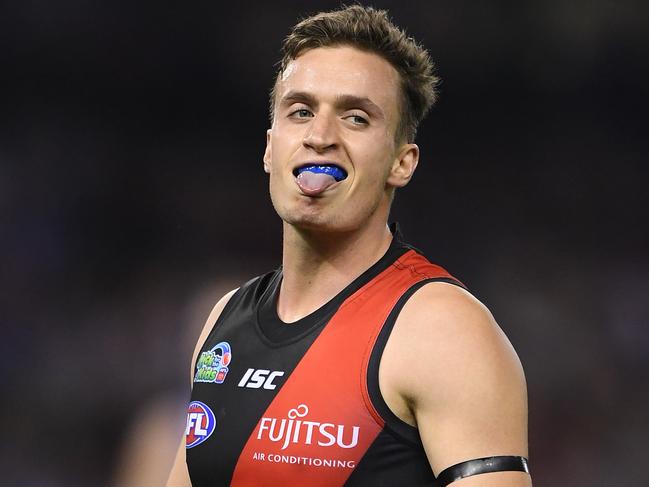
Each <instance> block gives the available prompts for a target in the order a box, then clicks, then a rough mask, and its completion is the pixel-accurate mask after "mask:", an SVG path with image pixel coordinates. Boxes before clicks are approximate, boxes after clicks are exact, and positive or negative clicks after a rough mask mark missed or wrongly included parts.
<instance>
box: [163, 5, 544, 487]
mask: <svg viewBox="0 0 649 487" xmlns="http://www.w3.org/2000/svg"><path fill="white" fill-rule="evenodd" d="M435 82H436V78H435V76H434V75H433V74H432V65H431V62H430V59H429V57H428V54H427V53H426V51H425V50H423V49H422V48H421V47H419V46H417V45H416V44H415V43H414V42H413V41H412V40H411V39H409V38H407V37H406V36H405V35H404V34H403V32H402V31H400V30H399V29H397V28H396V27H394V25H392V24H391V23H390V21H389V20H388V18H387V15H386V13H385V12H381V11H376V10H373V9H371V8H365V7H361V6H352V7H348V8H344V9H342V10H339V11H334V12H329V13H321V14H318V15H316V16H314V17H311V18H308V19H306V20H304V21H302V22H301V23H299V24H298V25H296V26H295V27H294V29H293V31H292V32H291V34H290V35H289V36H288V38H287V39H286V41H285V44H284V58H283V60H282V64H281V68H280V70H279V73H278V75H277V79H276V82H275V86H274V88H273V92H272V97H271V98H272V99H271V114H272V128H271V129H270V130H268V132H267V146H266V151H265V154H264V157H263V162H264V170H265V171H266V172H267V173H268V174H269V177H270V194H271V199H272V201H273V205H274V207H275V209H276V211H277V213H278V214H279V216H280V217H281V218H282V220H283V226H284V242H283V265H282V267H281V268H280V269H278V270H277V271H275V272H272V273H269V274H266V275H264V276H261V277H259V278H257V279H254V280H252V281H250V282H248V283H246V284H245V285H243V286H242V287H241V288H240V289H238V290H235V291H233V292H231V293H229V294H227V295H226V296H225V297H224V298H223V299H221V301H220V302H219V303H218V304H217V305H216V307H215V308H214V310H213V312H212V313H211V315H210V317H209V318H208V320H207V323H206V325H205V328H204V330H203V332H202V334H201V337H200V338H199V340H198V345H197V349H196V352H195V355H194V361H193V366H192V381H193V391H192V402H191V403H190V405H189V409H188V415H187V430H186V437H185V440H184V442H183V444H182V445H181V448H180V450H179V452H178V456H177V459H176V463H175V465H174V467H173V470H172V473H171V476H170V479H169V483H168V485H169V486H180V485H194V486H195V487H197V486H207V485H210V486H212V485H213V486H221V485H233V486H284V485H299V486H342V485H345V486H365V485H373V486H396V485H403V486H419V485H422V486H423V485H430V486H441V485H449V484H451V483H452V484H453V485H458V486H466V487H471V486H484V487H491V486H498V487H503V486H511V487H523V486H529V485H531V480H530V477H529V474H528V473H527V462H526V460H525V458H524V457H525V456H526V455H527V433H526V430H527V405H526V390H525V379H524V376H523V372H522V369H521V366H520V363H519V361H518V359H517V357H516V354H515V352H514V350H513V349H512V348H511V345H510V344H509V342H508V341H507V339H506V338H505V336H504V335H503V333H502V332H501V331H500V329H499V328H498V326H497V325H496V323H495V322H494V320H493V318H492V316H491V315H490V313H489V311H488V310H487V309H486V308H485V307H484V306H483V305H482V304H481V303H479V302H478V301H477V300H476V299H475V298H474V297H473V296H472V295H471V294H469V293H468V292H467V291H466V290H465V289H464V288H463V286H462V284H461V283H459V282H458V281H457V280H455V279H454V278H453V277H451V276H450V275H449V274H448V273H447V272H446V271H444V270H443V269H442V268H440V267H438V266H436V265H433V264H431V263H430V262H428V261H427V260H426V259H425V258H424V257H423V256H422V255H421V254H420V253H419V252H418V251H416V250H415V249H414V248H412V247H410V246H408V245H406V244H404V243H403V242H402V241H401V237H400V235H399V234H398V231H397V230H396V227H392V228H389V227H388V225H387V219H388V214H389V210H390V205H391V202H392V199H393V196H394V192H395V190H396V188H399V187H403V186H405V185H406V184H407V183H408V182H409V181H410V179H411V178H412V176H413V173H414V171H415V168H416V167H417V162H418V159H419V149H418V147H417V145H415V144H414V136H415V131H416V127H417V124H418V123H419V121H420V120H421V119H422V118H423V116H424V115H425V113H426V112H427V110H428V108H429V107H430V106H431V105H432V102H433V101H434V96H435V94H434V86H435ZM190 478H191V481H190ZM190 482H191V483H190Z"/></svg>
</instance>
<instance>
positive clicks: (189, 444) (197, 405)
mask: <svg viewBox="0 0 649 487" xmlns="http://www.w3.org/2000/svg"><path fill="white" fill-rule="evenodd" d="M214 428H216V418H215V417H214V413H213V412H212V410H211V409H210V407H209V406H208V405H207V404H204V403H202V402H200V401H192V402H191V403H189V407H188V408H187V429H186V430H185V447H186V448H193V447H195V446H196V445H200V444H201V443H203V442H204V441H205V440H207V439H208V438H209V437H210V435H211V434H212V433H214Z"/></svg>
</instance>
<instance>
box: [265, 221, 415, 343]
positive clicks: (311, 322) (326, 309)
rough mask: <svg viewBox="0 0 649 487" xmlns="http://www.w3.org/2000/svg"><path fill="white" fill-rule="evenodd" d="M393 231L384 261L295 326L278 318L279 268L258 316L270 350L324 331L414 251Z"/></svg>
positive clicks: (395, 229)
mask: <svg viewBox="0 0 649 487" xmlns="http://www.w3.org/2000/svg"><path fill="white" fill-rule="evenodd" d="M390 231H391V232H392V241H391V242H390V246H389V247H388V250H387V251H386V252H385V254H383V257H381V258H380V259H379V260H378V261H377V262H375V263H374V264H373V265H372V266H370V267H369V268H368V269H367V270H366V271H365V272H363V273H362V274H361V275H360V276H358V277H357V278H356V279H354V280H353V281H352V282H351V283H350V284H348V285H347V287H345V288H344V289H343V290H342V291H340V292H339V293H338V294H337V295H336V296H334V297H333V298H331V299H330V300H329V301H328V302H327V303H325V304H323V305H322V306H321V307H320V308H318V309H316V310H315V311H313V312H312V313H311V314H309V315H307V316H305V317H304V318H301V319H299V320H297V321H295V322H292V323H286V322H284V321H282V320H281V318H280V317H279V316H278V314H277V300H278V298H279V289H280V284H281V283H282V268H281V267H279V268H278V269H277V270H275V271H274V272H273V273H272V276H271V278H270V281H269V283H268V286H267V287H266V289H265V290H264V292H263V294H262V296H261V299H260V301H259V304H258V306H257V312H256V327H257V330H258V331H259V333H260V335H261V337H262V338H263V339H264V341H266V342H267V343H268V344H269V345H271V346H272V345H275V346H281V345H285V344H289V343H293V342H296V341H298V340H300V339H301V338H303V337H305V336H307V335H309V334H310V333H311V332H312V331H313V330H316V329H318V328H321V327H322V325H324V324H325V323H327V322H328V321H329V320H330V319H331V317H332V316H333V315H334V314H335V312H336V310H337V309H338V308H339V307H340V305H341V304H342V303H343V302H345V300H346V299H347V298H349V297H350V296H351V295H352V294H354V293H355V292H356V291H358V290H359V289H360V288H362V287H363V286H364V285H365V284H367V283H368V282H370V281H371V280H372V279H374V278H375V277H376V276H377V275H379V274H380V273H381V272H383V271H384V270H385V269H386V268H387V267H388V266H390V265H391V264H392V263H394V262H395V261H396V260H397V259H398V258H399V257H401V256H402V255H403V254H405V253H406V252H407V251H408V250H411V249H412V247H410V246H409V245H407V244H406V243H404V242H403V236H402V235H401V231H400V229H399V225H398V224H397V223H393V224H391V225H390Z"/></svg>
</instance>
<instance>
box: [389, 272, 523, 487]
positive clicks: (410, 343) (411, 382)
mask: <svg viewBox="0 0 649 487" xmlns="http://www.w3.org/2000/svg"><path fill="white" fill-rule="evenodd" d="M394 370H396V371H398V370H401V371H403V370H408V371H409V374H407V377H406V378H404V376H403V374H401V375H398V374H394V375H393V374H392V373H391V371H394ZM379 381H380V384H381V390H382V392H383V395H384V397H385V399H386V402H387V403H388V406H390V408H391V409H392V410H393V411H394V412H395V414H397V416H398V417H400V418H401V419H402V420H404V421H406V422H407V423H410V424H412V425H413V426H417V428H418V430H419V434H420V437H421V439H422V443H423V445H424V449H425V450H426V455H427V456H428V460H429V461H430V464H431V466H432V468H433V471H434V473H435V475H439V473H440V472H442V471H443V470H444V469H446V468H448V467H450V466H452V465H456V464H458V463H461V462H464V461H467V460H474V459H479V458H484V457H491V456H500V455H514V456H523V457H527V392H526V386H525V377H524V375H523V370H522V367H521V365H520V362H519V360H518V357H517V356H516V352H515V351H514V349H513V348H512V346H511V344H510V343H509V341H508V340H507V338H506V337H505V335H504V334H503V332H502V331H501V330H500V328H499V327H498V325H497V324H496V322H495V321H494V319H493V317H492V316H491V313H489V311H488V310H487V309H486V308H485V307H484V306H483V305H482V304H481V303H480V302H479V301H478V300H477V299H475V298H474V297H473V296H471V295H470V294H469V293H468V292H466V291H464V290H463V289H461V288H458V287H457V286H453V285H450V284H445V283H431V284H428V285H425V286H423V287H422V288H421V289H420V290H419V291H417V292H416V293H415V294H414V295H413V296H412V298H411V299H410V300H409V301H408V303H406V305H405V306H404V308H403V310H402V312H401V314H400V316H399V318H398V320H397V322H396V324H395V328H394V330H393V332H392V335H391V337H390V339H389V340H388V343H387V345H386V349H385V351H384V354H383V358H382V360H381V366H380V369H379ZM455 485H457V486H458V487H460V486H461V487H472V486H475V487H529V486H531V485H532V484H531V479H530V477H529V475H528V474H526V473H524V472H510V471H507V472H494V473H485V474H480V475H475V476H471V477H466V478H464V479H461V480H458V481H456V482H453V483H452V486H453V487H455Z"/></svg>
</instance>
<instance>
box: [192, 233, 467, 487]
mask: <svg viewBox="0 0 649 487" xmlns="http://www.w3.org/2000/svg"><path fill="white" fill-rule="evenodd" d="M281 279H282V271H281V269H279V270H277V271H275V272H271V273H269V274H266V275H264V276H261V277H258V278H256V279H253V280H252V281H250V282H248V283H246V284H245V285H244V286H242V287H241V288H240V289H239V290H238V291H237V292H236V293H235V294H234V295H233V296H232V297H231V299H230V301H229V302H228V304H227V305H226V306H225V308H224V309H223V312H222V313H221V315H220V317H219V319H218V320H217V322H216V323H215V325H214V328H213V330H212V331H211V333H210V335H209V336H208V338H207V340H206V342H205V343H204V344H203V347H202V348H201V353H200V354H199V356H198V359H197V362H196V364H195V373H194V386H193V391H192V399H191V403H190V405H189V409H188V413H187V431H186V446H187V465H188V468H189V473H190V477H191V481H192V485H193V486H194V487H204V486H210V487H216V486H227V485H231V486H235V487H242V486H246V487H248V486H251V487H253V486H254V487H264V486H273V487H276V486H296V487H297V486H300V487H301V486H323V487H325V486H326V487H335V486H346V487H355V486H373V487H378V486H395V485H404V486H409V487H414V486H434V485H435V477H434V475H433V472H432V471H431V468H430V465H429V463H428V461H427V458H426V455H425V453H424V450H423V447H422V444H421V441H420V439H419V435H418V433H417V430H416V428H413V427H412V426H410V425H408V424H406V423H404V422H403V421H401V420H399V419H398V418H397V417H396V416H395V415H394V414H393V413H392V412H391V411H390V409H389V408H388V407H387V405H386V404H385V402H384V401H383V398H382V397H381V393H380V390H379V385H378V369H379V361H380V359H381V354H382V352H383V349H384V347H385V344H386V342H387V339H388V337H389V334H390V332H391V330H392V327H393V326H394V323H395V321H396V318H397V316H398V314H399V312H400V310H401V309H402V307H403V305H404V304H405V302H406V300H407V299H408V298H409V297H410V296H411V295H412V294H413V293H414V292H415V291H416V290H417V289H419V288H420V287H421V286H422V285H424V284H426V283H428V282H431V281H447V282H451V283H454V284H458V285H461V284H460V283H459V282H458V281H457V280H455V279H454V278H452V277H451V276H450V275H449V274H448V273H447V272H446V271H445V270H444V269H442V268H441V267H439V266H436V265H434V264H431V263H430V262H429V261H428V260H427V259H426V258H425V257H424V256H422V255H421V254H420V253H419V252H418V251H417V250H415V249H414V248H412V247H410V246H408V245H406V244H404V243H402V242H401V241H400V240H399V239H398V237H396V236H395V238H394V239H393V242H392V244H391V246H390V248H389V250H388V251H387V253H386V254H385V255H384V256H383V257H382V258H381V260H379V261H378V262H377V263H376V264H375V265H373V266H372V267H371V268H370V269H368V270H367V271H366V272H365V273H364V274H363V275H361V276H360V277H359V278H358V279H356V280H355V281H353V282H352V283H351V284H350V285H349V286H347V288H346V289H345V290H343V291H342V292H341V293H340V294H339V295H338V296H336V297H335V298H333V299H332V300H331V301H329V302H328V303H327V304H325V305H324V306H322V307H321V308H320V309H318V310H316V311H315V312H313V313H312V314H310V315H309V316H306V317H305V318H303V319H301V320H299V321H297V322H295V323H291V324H290V325H287V324H285V323H283V322H282V321H281V320H280V319H279V317H278V316H277V311H276V310H277V297H278V293H279V287H280V283H281ZM402 372H403V374H404V375H406V374H408V371H407V370H403V371H402Z"/></svg>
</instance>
